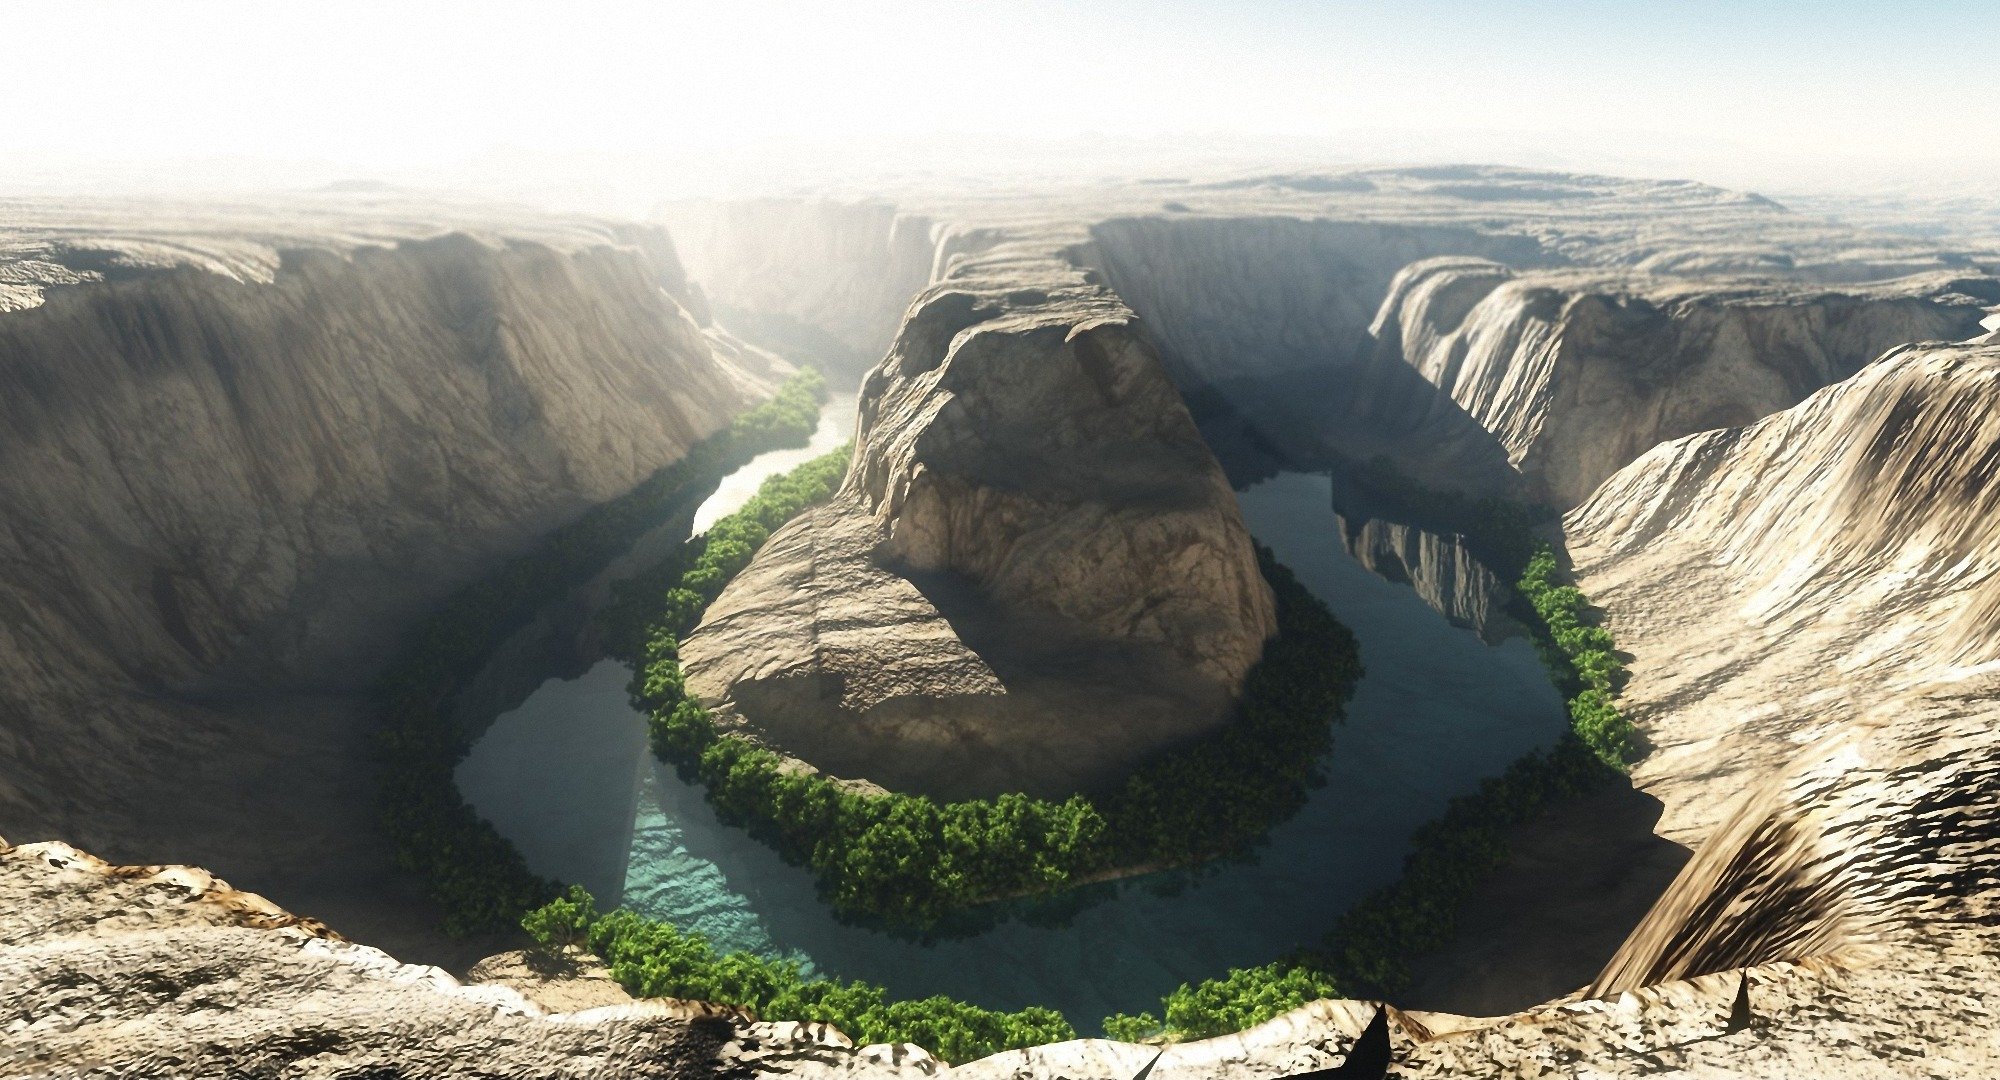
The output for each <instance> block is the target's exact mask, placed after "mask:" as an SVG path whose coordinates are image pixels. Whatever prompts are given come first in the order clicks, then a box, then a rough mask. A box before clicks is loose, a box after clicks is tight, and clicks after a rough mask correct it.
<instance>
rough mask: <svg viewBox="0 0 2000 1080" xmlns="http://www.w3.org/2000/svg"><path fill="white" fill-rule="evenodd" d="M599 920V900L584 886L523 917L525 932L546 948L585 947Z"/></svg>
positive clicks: (574, 886)
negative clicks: (591, 930) (592, 925)
mask: <svg viewBox="0 0 2000 1080" xmlns="http://www.w3.org/2000/svg"><path fill="white" fill-rule="evenodd" d="M595 921H597V901H596V899H595V898H593V897H592V896H591V895H590V892H589V891H588V890H586V889H585V888H584V887H583V886H581V885H571V886H570V887H569V891H568V892H566V893H564V894H563V895H562V896H559V897H557V898H556V899H554V900H551V901H549V902H548V903H546V904H543V905H542V906H541V907H538V908H536V909H535V910H533V911H530V912H528V913H527V914H526V915H523V916H521V929H523V930H526V931H527V932H528V936H529V937H531V938H534V939H535V942H536V943H537V944H539V945H541V946H542V947H543V948H545V949H563V948H568V947H570V946H572V945H582V944H584V942H585V941H586V939H587V936H588V932H589V930H590V924H591V923H593V922H595Z"/></svg>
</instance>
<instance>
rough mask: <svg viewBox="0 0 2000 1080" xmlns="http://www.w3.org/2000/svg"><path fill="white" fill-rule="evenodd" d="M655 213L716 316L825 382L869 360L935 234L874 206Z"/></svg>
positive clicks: (818, 204) (931, 260) (909, 291)
mask: <svg viewBox="0 0 2000 1080" xmlns="http://www.w3.org/2000/svg"><path fill="white" fill-rule="evenodd" d="M660 216H661V220H662V221H664V222H665V223H666V224H667V226H668V227H669V228H670V229H672V231H673V235H674V238H675V240H676V242H677V243H678V245H679V248H680V251H681V253H682V255H683V256H684V257H685V258H686V260H687V262H688V265H689V267H690V269H691V270H692V271H693V273H694V276H695V277H696V278H697V279H699V280H700V282H701V289H702V292H703V294H704V295H705V296H706V297H707V299H708V301H709V302H710V303H712V304H713V305H714V308H715V312H716V315H717V316H718V317H719V318H720V319H721V320H722V321H723V322H724V323H726V324H727V325H728V326H729V327H730V328H731V329H732V330H734V331H736V332H737V333H740V334H742V335H743V336H744V337H745V338H747V339H749V340H751V341H753V342H755V343H757V344H760V345H764V346H766V347H769V348H775V349H779V350H781V351H782V352H784V353H785V354H786V355H788V356H792V357H795V358H797V359H800V360H810V361H812V362H814V363H817V364H819V365H821V367H823V368H824V369H825V370H826V371H827V372H828V373H829V374H831V375H833V376H834V378H835V379H836V381H839V380H840V379H841V378H842V377H843V376H844V377H846V378H849V379H858V378H860V377H861V375H862V373H863V372H865V371H867V370H868V368H869V367H870V366H871V365H873V364H874V363H875V361H876V360H878V359H880V358H881V355H882V351H883V350H884V349H886V348H887V347H888V345H889V342H890V340H891V339H892V338H894V337H895V335H896V327H897V325H898V324H899V323H900V322H901V321H902V317H903V312H904V309H905V308H907V307H908V306H909V304H910V300H911V298H912V297H914V296H916V295H917V293H918V292H919V291H921V290H922V289H923V287H924V286H925V285H927V284H929V283H930V281H931V279H932V277H933V275H934V273H935V272H936V269H937V268H936V266H935V263H936V260H937V256H938V246H939V242H938V238H937V236H936V235H935V234H936V233H938V232H939V231H940V230H939V229H937V228H936V227H935V226H934V224H933V222H932V220H931V219H930V218H928V217H925V216H923V215H921V214H904V213H899V212H898V211H897V210H896V209H895V208H894V207H892V206H890V205H888V204H886V203H879V202H837V201H832V200H786V199H754V200H742V201H731V202H690V203H676V204H670V205H668V206H666V207H663V208H662V211H661V215H660ZM850 385H851V384H850Z"/></svg>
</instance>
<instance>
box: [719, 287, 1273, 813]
mask: <svg viewBox="0 0 2000 1080" xmlns="http://www.w3.org/2000/svg"><path fill="white" fill-rule="evenodd" d="M1049 274H1050V275H1051V276H1049V277H1047V278H1045V279H1041V280H1038V281H1037V287H1036V288H1034V289H1023V288H1014V289H1010V290H1007V291H995V290H992V289H990V288H988V287H984V285H983V281H982V279H981V278H979V277H977V276H976V275H975V274H966V275H962V276H960V277H956V278H954V279H952V280H950V281H947V282H946V283H944V284H941V285H939V286H936V287H934V288H932V289H931V290H929V291H928V292H926V293H925V295H924V296H923V297H922V298H921V299H920V300H919V301H918V302H917V304H916V305H914V306H913V308H912V310H911V314H910V317H909V318H908V320H907V321H906V322H905V323H904V325H903V328H902V330H901V332H900V334H899V335H898V337H897V341H896V344H895V346H894V347H893V348H892V349H891V350H890V352H889V355H888V357H887V358H886V359H885V360H884V361H883V362H882V363H881V365H879V366H878V367H877V368H876V369H875V370H874V371H873V372H872V373H871V374H870V375H869V378H868V380H867V383H866V384H865V385H864V387H863V390H862V396H861V413H860V422H859V429H858V432H857V446H856V451H855V457H854V462H853V465H852V467H851V468H850V470H849V474H848V479H847V482H846V484H845V485H844V486H843V488H842V489H841V491H840V492H839V493H838V494H837V495H836V496H835V497H834V499H833V500H832V502H831V503H829V504H828V505H826V506H825V507H822V508H820V509H818V510H816V511H813V512H810V513H808V514H807V515H804V516H802V517H801V518H800V519H799V520H797V521H795V522H793V523H792V524H791V525H789V526H787V527H786V528H784V529H782V530H780V531H779V533H778V534H777V535H775V536H773V537H772V538H771V540H770V541H769V543H768V544H767V545H766V547H765V548H764V549H763V550H762V551H760V552H759V554H758V556H757V558H756V559H755V561H754V562H753V563H752V564H751V566H750V567H749V568H748V569H747V570H745V571H744V572H743V573H742V575H740V576H739V577H738V578H737V579H736V580H735V581H734V582H733V583H731V585H730V586H729V588H728V589H726V590H725V591H724V592H723V594H722V596H721V597H720V598H718V599H717V600H716V602H715V603H714V605H713V606H712V607H711V608H710V609H709V612H708V614H707V616H706V618H705V619H704V621H703V623H702V626H701V628H700V629H699V630H697V631H696V632H695V634H694V635H693V636H692V637H691V638H690V639H689V640H688V641H687V642H686V643H685V644H684V646H683V648H682V656H683V658H684V662H685V665H686V669H687V672H688V678H689V685H690V687H692V688H693V689H694V691H695V692H696V693H698V694H699V695H701V697H702V698H703V699H704V700H705V701H707V702H709V703H710V704H711V705H712V706H713V707H714V708H715V709H716V711H717V715H718V719H719V720H720V722H721V723H723V724H724V726H725V727H729V728H734V729H737V730H739V731H741V732H742V733H745V734H749V735H752V736H753V737H756V738H758V739H761V740H765V741H767V742H769V743H771V744H773V745H775V746H777V747H779V748H781V749H783V750H784V751H786V752H788V753H790V754H793V755H795V756H797V757H799V758H801V759H803V760H805V761H807V762H809V763H811V764H812V765H814V766H816V767H818V768H821V769H823V770H825V771H827V772H830V773H832V774H834V775H838V776H842V777H848V778H866V779H869V780H873V781H875V782H877V783H880V784H883V785H885V786H888V787H891V788H894V789H898V790H917V791H927V792H931V793H934V794H940V795H953V796H964V795H971V794H985V795H991V794H995V793H997V792H1000V791H1006V790H1026V791H1029V792H1033V793H1037V794H1060V793H1064V792H1068V791H1074V790H1077V789H1079V788H1084V787H1089V786H1092V785H1094V784H1099V783H1103V782H1105V781H1107V780H1110V779H1112V778H1115V777H1116V776H1118V775H1120V774H1122V773H1123V772H1125V771H1127V770H1129V769H1130V768H1131V767H1132V766H1133V765H1134V764H1135V763H1136V762H1137V761H1138V760H1139V759H1141V758H1142V757H1143V756H1145V755H1146V754H1148V753H1150V752H1152V751H1155V750H1157V749H1159V748H1161V747H1163V746H1165V745H1169V744H1171V743H1173V742H1175V741H1178V740H1181V739H1184V738H1187V737H1189V736H1191V735H1193V734H1196V733H1199V732H1201V731H1204V730H1207V729H1209V728H1211V727H1213V726H1214V725H1215V724H1217V723H1219V722H1220V721H1221V720H1222V719H1223V718H1224V717H1225V716H1226V714H1227V705H1228V700H1229V697H1230V694H1231V692H1232V691H1233V690H1235V689H1236V688H1237V687H1238V686H1239V685H1240V683H1241V680H1242V678H1243V675H1244V673H1245V672H1246V671H1247V670H1248V669H1249V667H1250V666H1251V665H1252V664H1253V663H1255V662H1256V660H1257V658H1258V656H1259V655H1260V654H1261V651H1262V646H1263V641H1264V639H1265V638H1266V637H1268V636H1269V635H1270V634H1271V633H1272V632H1273V630H1274V628H1275V615H1274V610H1273V601H1272V598H1271V594H1270V590H1269V588H1268V587H1267V586H1266V585H1265V584H1264V581H1263V579H1262V577H1261V575H1260V574H1259V572H1258V570H1257V566H1256V560H1255V558H1254V556H1253V554H1252V551H1251V546H1250V541H1249V536H1248V534H1247V532H1246V531H1245V529H1244V527H1243V523H1242V519H1241V517H1240V516H1239V514H1238V512H1237V509H1236V503H1235V497H1234V495H1233V494H1232V493H1231V492H1230V490H1229V485H1228V483H1227V481H1226V480H1225V479H1224V478H1223V475H1222V472H1221V470H1220V468H1219V467H1218V466H1217V465H1216V464H1215V460H1214V459H1213V458H1212V457H1211V456H1210V455H1209V453H1208V450H1207V449H1206V447H1205V446H1204V445H1203V444H1202V441H1201V438H1200V436H1199V434H1198V433H1197V432H1196V430H1195V427H1194V424H1193V422H1192V421H1191V420H1190V419H1189V417H1188V414H1187V410H1186V408H1185V407H1184V406H1183V405H1182V404H1181V402H1180V398H1179V396H1178V395H1177V394H1176V392H1175V390H1174V387H1173V385H1172V384H1171V383H1170V382H1169V381H1168V380H1167V378H1166V376H1165V375H1164V373H1163V372H1162V371H1161V369H1160V365H1159V362H1158V359H1157V358H1156V357H1155V356H1154V355H1153V353H1152V352H1151V350H1150V349H1149V348H1148V347H1147V346H1146V345H1145V343H1144V342H1143V341H1141V340H1140V339H1139V338H1138V336H1137V335H1136V334H1135V332H1134V329H1133V327H1132V325H1131V321H1130V314H1129V312H1127V311H1126V310H1125V309H1124V308H1123V306H1122V305H1120V304H1118V303H1117V302H1116V300H1115V299H1113V298H1111V297H1109V296H1108V295H1106V294H1105V293H1103V292H1102V291H1101V290H1096V289H1092V288H1090V287H1088V286H1085V285H1082V284H1081V283H1080V282H1077V281H1076V280H1075V279H1074V277H1073V276H1069V277H1065V276H1063V275H1062V274H1061V272H1060V271H1059V270H1057V269H1054V268H1051V269H1050V271H1049Z"/></svg>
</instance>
